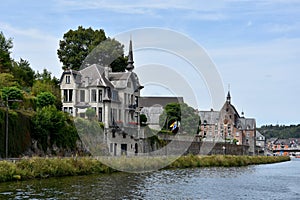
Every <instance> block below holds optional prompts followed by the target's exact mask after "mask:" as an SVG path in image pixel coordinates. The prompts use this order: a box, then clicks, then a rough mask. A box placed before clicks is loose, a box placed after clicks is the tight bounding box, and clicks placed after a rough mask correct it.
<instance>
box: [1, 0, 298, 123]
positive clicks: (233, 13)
mask: <svg viewBox="0 0 300 200" xmlns="http://www.w3.org/2000/svg"><path fill="white" fill-rule="evenodd" d="M299 19H300V1H298V0H220V1H204V0H198V1H196V0H185V1H181V0H165V1H159V0H140V1H133V0H122V1H121V0H118V1H112V0H110V1H109V0H99V1H96V0H86V1H79V0H78V1H77V0H49V1H38V0H27V1H22V0H10V1H5V2H1V6H0V31H2V32H3V34H4V35H5V37H7V38H9V37H10V38H12V39H13V44H14V47H13V49H12V54H11V55H12V57H13V58H14V59H15V60H19V59H20V58H23V59H26V60H28V61H29V62H30V64H31V67H32V68H33V69H34V70H38V71H42V70H43V68H47V69H48V70H49V71H51V72H52V73H53V75H55V76H56V77H60V75H61V73H62V70H61V66H62V64H61V63H60V62H59V59H58V57H57V54H56V52H57V49H58V44H59V40H61V39H62V37H63V34H64V33H66V32H67V31H68V30H70V29H73V30H75V29H77V27H78V26H80V25H81V26H83V27H85V28H88V27H92V28H93V29H104V31H105V32H106V35H107V36H110V37H114V36H117V35H119V34H120V33H123V32H127V31H129V30H134V29H143V28H147V27H152V28H153V27H155V28H162V29H166V30H172V31H175V32H177V33H180V34H183V35H184V36H186V37H188V38H190V39H191V40H192V41H194V42H196V43H197V44H198V45H199V46H201V47H202V48H203V49H204V50H205V52H206V54H207V56H208V57H209V58H210V59H211V62H212V63H214V66H215V68H216V69H217V71H218V73H219V75H220V77H221V80H222V86H223V88H224V91H222V95H223V96H224V101H225V95H224V94H227V91H228V89H229V88H230V93H231V97H232V101H231V102H232V104H233V105H234V106H235V107H236V108H237V110H238V111H239V112H241V111H243V112H244V113H245V117H253V118H256V121H257V125H258V126H261V125H264V124H285V125H289V124H300V120H299V113H300V106H299V99H300V87H299V86H300V78H299V74H300V66H299V64H300V20H299ZM134 37H135V35H132V39H133V46H134V45H135V40H134ZM124 45H125V51H126V48H127V46H128V44H126V43H124ZM177 57H178V56H177ZM134 59H135V67H136V70H137V73H138V72H139V69H142V68H139V66H141V67H143V66H144V67H145V66H147V65H150V64H151V63H156V64H157V66H169V67H170V66H173V65H174V68H176V69H177V73H179V74H180V75H181V73H182V74H187V75H186V77H187V78H186V79H189V80H191V81H190V82H188V85H189V86H190V87H191V88H192V89H191V90H192V91H194V93H195V95H196V101H197V106H196V107H197V108H198V109H200V110H209V109H210V108H211V107H213V106H212V105H211V96H210V93H209V91H208V89H207V84H206V83H205V78H204V79H203V77H202V79H201V77H199V76H198V77H196V76H194V73H193V71H191V70H190V68H191V67H190V66H191V65H190V64H188V63H187V62H186V61H182V59H181V60H180V59H179V60H178V61H176V63H177V65H176V64H174V63H175V60H177V59H178V58H174V56H173V57H172V56H170V55H169V54H167V53H160V54H158V53H157V51H156V53H155V52H154V51H153V50H152V51H151V49H150V50H145V49H144V50H143V51H136V52H135V51H134ZM154 61H155V62H154ZM179 65H180V66H181V67H183V69H182V68H180V67H179ZM157 66H156V67H157ZM184 66H186V68H184ZM177 67H178V68H177ZM140 71H143V70H140ZM144 71H145V70H144ZM158 74H162V73H160V72H159V69H158ZM177 75H178V74H177ZM146 78H147V77H146ZM143 79H144V80H143ZM140 81H141V82H142V84H145V85H148V86H149V87H148V89H145V91H144V92H143V93H142V94H143V95H155V94H157V95H162V94H163V91H164V90H163V89H162V88H159V86H158V88H156V86H155V85H151V84H150V85H149V84H147V83H146V82H145V76H144V77H143V76H141V77H140ZM173 82H175V84H173ZM173 82H172V85H177V86H178V88H180V81H178V79H177V81H176V80H175V81H174V80H173ZM228 85H230V87H228ZM205 87H206V88H205ZM145 88H146V87H145ZM199 88H200V89H199ZM165 90H166V93H168V92H169V93H172V92H170V90H169V91H167V90H168V87H165ZM180 90H181V91H182V90H184V89H180ZM155 91H156V93H155ZM175 95H182V94H181V93H176V94H175ZM184 98H185V101H186V102H189V97H184ZM214 109H220V108H215V107H214Z"/></svg>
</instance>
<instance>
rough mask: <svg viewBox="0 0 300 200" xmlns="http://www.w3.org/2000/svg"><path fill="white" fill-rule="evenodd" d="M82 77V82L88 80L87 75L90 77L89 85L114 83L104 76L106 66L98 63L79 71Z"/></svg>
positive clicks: (105, 85) (109, 84)
mask: <svg viewBox="0 0 300 200" xmlns="http://www.w3.org/2000/svg"><path fill="white" fill-rule="evenodd" d="M79 73H80V75H81V76H80V77H81V81H80V82H81V83H82V82H83V81H86V79H85V78H86V77H88V80H89V84H88V85H89V86H104V87H107V86H110V87H112V86H113V85H112V84H111V83H110V81H109V80H107V78H105V76H104V67H103V66H101V65H98V64H93V65H91V66H89V67H86V68H84V69H82V70H80V71H79Z"/></svg>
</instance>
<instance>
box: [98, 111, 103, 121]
mask: <svg viewBox="0 0 300 200" xmlns="http://www.w3.org/2000/svg"><path fill="white" fill-rule="evenodd" d="M98 120H99V121H100V122H102V108H99V110H98Z"/></svg>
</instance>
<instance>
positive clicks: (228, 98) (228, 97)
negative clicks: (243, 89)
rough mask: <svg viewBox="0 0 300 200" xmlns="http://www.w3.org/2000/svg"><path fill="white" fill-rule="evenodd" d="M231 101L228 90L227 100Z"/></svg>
mask: <svg viewBox="0 0 300 200" xmlns="http://www.w3.org/2000/svg"><path fill="white" fill-rule="evenodd" d="M230 101H231V96H230V91H228V93H227V102H228V103H230Z"/></svg>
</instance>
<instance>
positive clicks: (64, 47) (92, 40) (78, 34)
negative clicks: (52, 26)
mask: <svg viewBox="0 0 300 200" xmlns="http://www.w3.org/2000/svg"><path fill="white" fill-rule="evenodd" d="M105 39H106V36H105V32H104V30H103V29H100V30H93V29H92V28H91V27H90V28H88V29H85V28H83V27H82V26H79V27H78V28H77V30H69V31H68V32H67V33H65V34H64V36H63V39H62V40H60V41H59V49H58V50H57V55H58V58H59V60H60V61H61V62H62V63H63V69H65V68H68V67H69V68H71V69H74V70H78V69H79V68H80V66H81V64H82V62H83V60H84V59H85V58H86V56H87V55H88V54H89V53H90V52H91V51H92V50H93V49H94V48H95V47H96V46H97V45H98V44H100V43H101V42H102V41H104V40H105Z"/></svg>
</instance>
